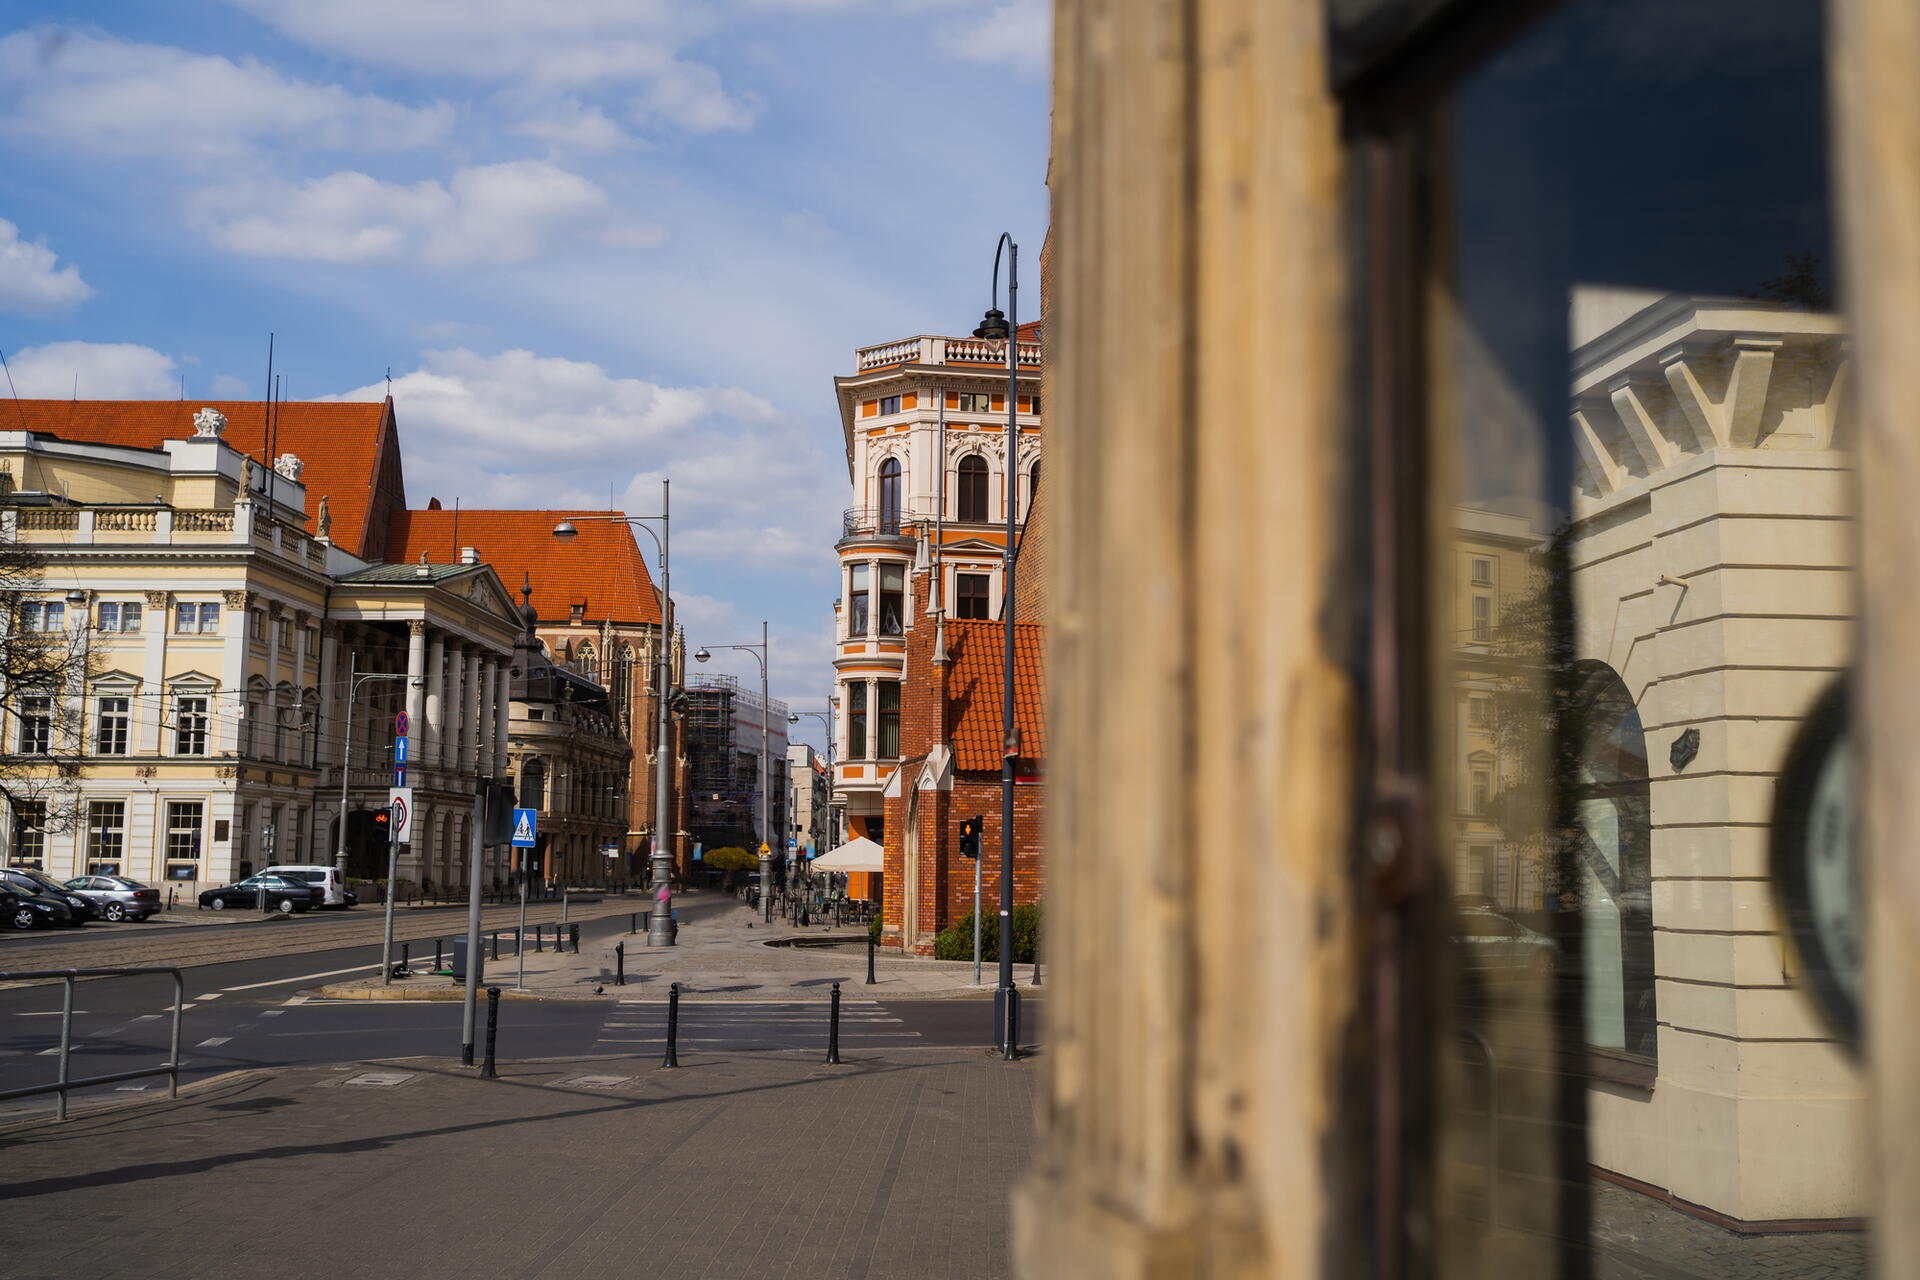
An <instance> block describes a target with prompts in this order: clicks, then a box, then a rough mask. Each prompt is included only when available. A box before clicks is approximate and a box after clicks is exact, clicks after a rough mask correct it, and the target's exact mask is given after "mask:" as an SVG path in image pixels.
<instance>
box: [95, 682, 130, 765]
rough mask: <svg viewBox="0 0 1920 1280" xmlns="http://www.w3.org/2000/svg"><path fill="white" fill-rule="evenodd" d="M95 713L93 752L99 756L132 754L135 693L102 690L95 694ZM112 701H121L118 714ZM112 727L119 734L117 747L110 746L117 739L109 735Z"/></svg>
mask: <svg viewBox="0 0 1920 1280" xmlns="http://www.w3.org/2000/svg"><path fill="white" fill-rule="evenodd" d="M94 701H95V704H96V705H95V707H94V715H93V754H95V755H97V756H124V755H131V754H132V747H133V695H131V694H128V693H121V692H117V691H115V692H102V693H96V694H95V695H94ZM112 703H119V704H120V706H119V708H118V714H117V715H116V714H114V713H113V712H114V709H113V708H112V707H111V706H110V704H112ZM110 726H111V727H112V728H113V729H114V730H115V733H116V735H117V741H118V746H117V748H110V747H109V743H111V742H113V741H115V739H114V738H112V737H109V734H108V729H109V727H110Z"/></svg>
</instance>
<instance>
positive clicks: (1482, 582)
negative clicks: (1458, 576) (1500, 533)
mask: <svg viewBox="0 0 1920 1280" xmlns="http://www.w3.org/2000/svg"><path fill="white" fill-rule="evenodd" d="M1473 585H1474V586H1476V587H1490V586H1492V585H1493V561H1491V560H1487V559H1484V558H1482V557H1480V556H1475V557H1474V558H1473Z"/></svg>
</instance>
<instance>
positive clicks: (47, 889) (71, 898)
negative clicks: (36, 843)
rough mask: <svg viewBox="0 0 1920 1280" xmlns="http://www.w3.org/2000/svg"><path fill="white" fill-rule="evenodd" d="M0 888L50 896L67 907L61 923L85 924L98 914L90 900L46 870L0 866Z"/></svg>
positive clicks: (27, 894)
mask: <svg viewBox="0 0 1920 1280" xmlns="http://www.w3.org/2000/svg"><path fill="white" fill-rule="evenodd" d="M0 888H5V889H10V890H12V891H13V892H14V893H17V894H21V895H23V896H25V897H31V898H51V899H52V900H53V901H55V902H58V903H61V904H63V905H64V906H65V907H66V909H67V918H66V919H65V920H62V921H61V922H60V923H61V924H73V925H81V924H85V923H86V922H87V921H89V920H92V919H94V918H95V916H96V915H97V914H98V913H97V912H96V911H95V910H94V906H93V904H92V903H91V902H88V901H87V900H86V899H85V898H83V897H81V896H80V895H79V894H77V893H75V892H74V891H73V890H71V889H69V888H67V886H65V885H63V884H61V883H60V882H59V881H58V880H55V879H54V878H53V877H52V876H50V875H48V874H47V873H46V872H44V871H37V870H35V869H34V868H32V867H0Z"/></svg>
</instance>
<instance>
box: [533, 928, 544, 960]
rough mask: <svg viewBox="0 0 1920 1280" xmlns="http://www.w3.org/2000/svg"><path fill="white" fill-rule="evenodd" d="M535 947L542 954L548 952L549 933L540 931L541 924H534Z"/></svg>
mask: <svg viewBox="0 0 1920 1280" xmlns="http://www.w3.org/2000/svg"><path fill="white" fill-rule="evenodd" d="M533 949H534V950H535V951H538V952H539V953H540V954H542V955H545V954H546V952H547V935H546V934H544V933H542V932H540V926H539V925H535V926H533Z"/></svg>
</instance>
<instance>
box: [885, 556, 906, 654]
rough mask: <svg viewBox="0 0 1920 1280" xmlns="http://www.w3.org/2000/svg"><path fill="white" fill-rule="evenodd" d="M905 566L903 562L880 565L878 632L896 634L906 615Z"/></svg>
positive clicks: (887, 634)
mask: <svg viewBox="0 0 1920 1280" xmlns="http://www.w3.org/2000/svg"><path fill="white" fill-rule="evenodd" d="M906 589H907V567H906V566H905V565H903V564H883V565H881V566H880V634H881V635H883V636H897V635H899V634H900V630H901V623H902V622H903V621H904V620H905V617H906V611H907V610H906V604H905V600H906Z"/></svg>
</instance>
